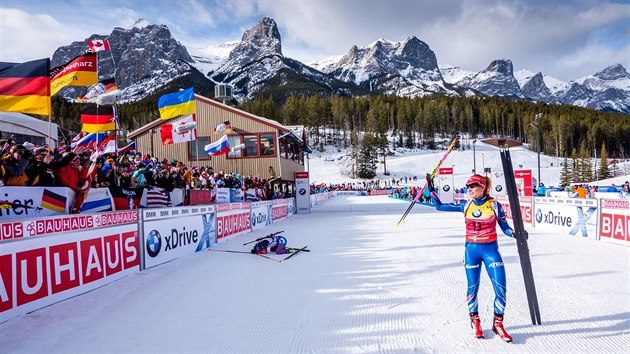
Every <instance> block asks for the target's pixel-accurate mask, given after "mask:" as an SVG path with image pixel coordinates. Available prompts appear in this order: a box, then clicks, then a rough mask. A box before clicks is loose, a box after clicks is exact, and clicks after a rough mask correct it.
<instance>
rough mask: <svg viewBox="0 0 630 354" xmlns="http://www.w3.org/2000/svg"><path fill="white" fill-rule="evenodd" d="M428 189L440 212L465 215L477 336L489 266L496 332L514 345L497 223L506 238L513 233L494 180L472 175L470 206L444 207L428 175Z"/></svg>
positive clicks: (471, 303) (470, 307) (470, 300)
mask: <svg viewBox="0 0 630 354" xmlns="http://www.w3.org/2000/svg"><path fill="white" fill-rule="evenodd" d="M427 188H428V189H429V191H430V192H431V197H432V199H433V202H434V204H435V209H437V210H439V211H459V212H463V213H464V219H465V221H466V244H465V247H466V249H465V251H464V258H465V259H464V262H465V268H466V279H467V280H468V291H467V293H466V299H467V301H468V311H469V312H470V321H471V324H470V325H471V327H472V329H473V335H474V336H475V337H477V338H483V337H484V336H483V331H482V330H481V320H480V319H479V310H478V301H477V293H478V292H479V281H480V276H481V263H482V262H483V264H484V265H485V268H486V272H487V273H488V276H489V277H490V280H491V281H492V287H493V288H494V294H495V299H494V322H493V325H492V331H494V333H496V334H497V335H498V336H499V337H500V338H501V339H503V340H504V341H506V342H511V341H512V337H510V335H509V334H508V333H507V332H506V331H505V328H504V327H503V313H504V311H505V294H506V277H505V268H504V266H503V259H502V258H501V254H500V253H499V245H498V243H497V231H496V225H495V223H498V224H499V226H500V227H501V230H503V233H505V234H506V235H508V236H510V237H513V236H512V229H511V228H510V226H509V225H508V223H507V221H506V220H505V211H504V210H503V207H502V206H501V204H499V203H497V202H495V201H494V200H493V198H492V197H491V196H490V190H492V183H491V181H490V178H488V177H484V176H481V175H478V174H475V175H472V176H471V177H470V178H469V179H468V181H467V182H466V188H468V197H469V198H472V199H471V200H469V201H468V202H466V203H461V204H443V203H442V202H441V201H440V200H439V198H438V196H437V194H436V193H435V188H434V186H433V180H432V179H431V177H430V175H429V174H427Z"/></svg>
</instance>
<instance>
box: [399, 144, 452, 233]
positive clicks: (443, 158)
mask: <svg viewBox="0 0 630 354" xmlns="http://www.w3.org/2000/svg"><path fill="white" fill-rule="evenodd" d="M458 139H459V135H456V136H455V138H454V139H453V141H451V145H449V146H448V149H447V150H446V152H445V153H444V156H442V159H440V161H439V162H438V163H437V165H435V168H434V169H433V172H431V179H433V177H435V175H436V174H437V171H438V170H439V169H440V166H442V164H443V163H444V161H445V160H446V158H447V157H448V154H450V153H451V151H453V149H454V148H455V145H456V144H457V140H458ZM427 184H428V183H427V182H424V186H422V189H421V190H420V191H419V192H418V194H416V196H415V198H413V200H412V201H411V204H409V207H408V208H407V210H405V213H404V214H403V216H402V217H401V218H400V220H399V221H398V223H397V224H396V226H400V224H402V223H403V222H405V218H406V217H407V215H408V214H409V212H410V211H411V208H413V206H414V205H415V204H416V202H417V201H418V200H419V199H420V196H422V193H424V190H425V189H426V188H427Z"/></svg>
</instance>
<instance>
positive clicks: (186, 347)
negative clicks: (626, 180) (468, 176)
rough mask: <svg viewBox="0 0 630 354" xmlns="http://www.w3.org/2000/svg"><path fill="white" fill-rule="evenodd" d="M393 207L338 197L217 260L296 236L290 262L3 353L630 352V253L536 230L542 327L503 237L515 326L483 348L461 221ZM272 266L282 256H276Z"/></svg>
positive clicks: (196, 276) (148, 275) (36, 318)
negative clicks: (472, 308) (472, 317)
mask: <svg viewBox="0 0 630 354" xmlns="http://www.w3.org/2000/svg"><path fill="white" fill-rule="evenodd" d="M407 206H408V204H407V203H406V202H403V201H398V200H393V199H390V198H387V197H337V198H333V199H332V200H330V201H327V202H326V203H324V204H323V205H320V206H316V207H315V208H314V209H313V211H312V213H311V214H309V215H295V216H293V217H292V218H289V219H288V220H286V221H283V222H281V223H277V224H275V225H273V227H270V228H268V229H265V230H258V231H257V232H254V233H251V234H247V235H244V236H241V237H239V238H236V239H233V240H231V241H229V242H227V243H221V244H218V245H215V246H214V248H215V249H230V250H243V251H247V250H249V248H250V246H251V245H248V246H243V243H245V242H247V241H251V240H253V239H255V238H257V237H260V236H263V235H265V234H268V233H269V232H272V231H278V230H284V236H285V237H286V238H287V239H288V245H289V246H290V247H299V246H304V245H308V248H309V249H310V250H311V252H310V253H301V254H298V255H296V256H295V257H293V258H291V259H289V260H287V261H286V262H281V263H278V262H272V261H270V260H267V259H265V258H262V257H259V256H255V255H251V254H237V253H221V252H209V251H207V252H205V251H204V252H200V253H197V254H194V255H190V256H188V257H183V258H180V259H177V260H175V261H172V262H170V263H166V264H163V265H160V266H157V267H155V268H151V269H148V270H146V271H143V272H141V273H136V274H133V275H130V276H128V277H126V278H124V279H122V280H119V281H117V282H114V283H112V284H109V285H107V286H104V287H101V288H99V289H96V290H94V291H92V292H90V293H87V294H84V295H81V296H77V297H75V298H72V299H69V300H66V301H63V302H61V303H58V304H55V305H52V306H50V307H47V308H44V309H41V310H38V311H36V312H33V313H31V314H29V315H25V316H22V317H19V318H15V319H12V320H9V321H7V322H5V323H3V324H0V352H1V353H157V352H160V353H175V352H177V353H192V352H208V353H624V352H627V350H628V348H630V286H629V284H630V271H629V269H630V267H629V261H630V248H628V247H624V246H620V245H617V244H611V243H606V242H603V241H595V240H592V239H583V238H577V237H572V236H568V235H559V234H550V233H541V232H537V231H536V229H532V230H530V237H529V243H530V249H531V259H532V265H533V270H534V276H535V281H536V287H537V290H538V298H539V302H540V308H541V318H542V326H533V325H532V324H531V320H530V315H529V312H528V306H527V300H526V297H525V291H524V286H523V278H522V274H521V268H520V265H519V260H518V259H519V257H518V253H517V249H516V246H515V243H514V240H513V239H511V238H508V237H505V236H501V237H500V241H499V244H500V248H501V253H502V255H503V259H504V262H505V266H506V271H507V283H508V292H507V294H508V307H507V310H506V315H505V324H506V328H507V330H508V331H509V333H510V334H511V335H512V336H513V337H514V342H513V343H511V344H508V343H504V342H502V341H501V340H499V339H498V338H497V337H496V336H495V335H494V333H492V331H491V330H490V327H491V322H490V321H491V320H490V319H491V316H492V302H493V292H492V288H491V286H490V283H489V279H488V278H487V276H486V274H485V273H484V274H483V276H482V284H481V290H480V295H479V304H480V314H481V317H482V324H483V328H484V332H485V335H486V339H483V340H478V339H475V338H473V337H472V335H471V330H470V327H469V320H468V311H467V308H466V300H465V292H466V279H465V274H464V268H463V264H462V259H463V251H464V248H463V244H464V240H463V234H464V223H463V218H462V215H461V214H460V213H440V212H436V211H435V210H433V209H432V208H429V207H425V206H420V205H418V206H416V207H415V208H414V209H413V211H412V213H411V214H410V215H409V217H408V218H407V220H406V223H405V224H403V225H402V226H400V227H396V226H395V223H396V222H397V220H398V219H399V217H400V215H401V214H402V213H403V211H404V210H405V209H406V208H407ZM271 256H272V257H278V258H280V257H282V256H276V255H271Z"/></svg>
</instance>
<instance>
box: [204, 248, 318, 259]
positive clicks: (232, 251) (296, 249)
mask: <svg viewBox="0 0 630 354" xmlns="http://www.w3.org/2000/svg"><path fill="white" fill-rule="evenodd" d="M307 247H308V246H304V247H302V248H291V247H287V248H286V250H287V252H288V253H290V254H289V255H288V256H286V257H284V258H282V259H276V258H273V257H269V256H268V255H266V254H259V253H251V252H248V251H234V250H217V249H213V248H209V249H208V251H211V252H226V253H243V254H253V255H256V256H260V257H263V258H267V259H268V260H270V261H274V262H278V263H280V262H282V261H286V260H287V259H289V258H291V257H293V256H295V255H296V254H298V253H300V252H310V251H311V250H309V249H306V248H307Z"/></svg>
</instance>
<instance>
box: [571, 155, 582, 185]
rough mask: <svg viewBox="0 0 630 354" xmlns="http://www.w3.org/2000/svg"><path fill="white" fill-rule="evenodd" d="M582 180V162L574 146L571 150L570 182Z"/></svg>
mask: <svg viewBox="0 0 630 354" xmlns="http://www.w3.org/2000/svg"><path fill="white" fill-rule="evenodd" d="M579 181H580V162H579V160H578V157H577V150H576V149H575V148H573V151H571V178H570V179H569V184H570V183H575V182H579Z"/></svg>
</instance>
